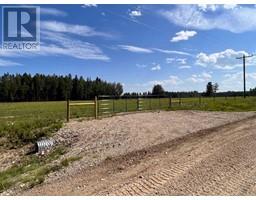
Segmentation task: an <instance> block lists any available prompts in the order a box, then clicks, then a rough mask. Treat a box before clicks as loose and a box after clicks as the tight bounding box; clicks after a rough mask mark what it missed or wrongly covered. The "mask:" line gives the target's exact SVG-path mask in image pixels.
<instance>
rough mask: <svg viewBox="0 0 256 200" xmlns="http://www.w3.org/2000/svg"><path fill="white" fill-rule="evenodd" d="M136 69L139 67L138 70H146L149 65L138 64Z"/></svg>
mask: <svg viewBox="0 0 256 200" xmlns="http://www.w3.org/2000/svg"><path fill="white" fill-rule="evenodd" d="M136 67H138V68H146V67H147V65H144V64H136Z"/></svg>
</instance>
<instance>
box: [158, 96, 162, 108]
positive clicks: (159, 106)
mask: <svg viewBox="0 0 256 200" xmlns="http://www.w3.org/2000/svg"><path fill="white" fill-rule="evenodd" d="M158 109H159V110H161V102H160V96H158Z"/></svg>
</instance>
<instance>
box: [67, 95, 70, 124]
mask: <svg viewBox="0 0 256 200" xmlns="http://www.w3.org/2000/svg"><path fill="white" fill-rule="evenodd" d="M69 118H70V106H69V99H67V122H69Z"/></svg>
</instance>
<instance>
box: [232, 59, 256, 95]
mask: <svg viewBox="0 0 256 200" xmlns="http://www.w3.org/2000/svg"><path fill="white" fill-rule="evenodd" d="M253 56H254V55H248V56H246V55H243V56H242V57H237V58H236V59H243V75H244V98H245V97H246V80H245V78H246V77H245V59H246V58H250V57H253Z"/></svg>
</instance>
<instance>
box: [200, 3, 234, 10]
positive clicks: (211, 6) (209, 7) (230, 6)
mask: <svg viewBox="0 0 256 200" xmlns="http://www.w3.org/2000/svg"><path fill="white" fill-rule="evenodd" d="M237 7H238V6H237V4H222V5H221V4H198V9H199V10H201V11H204V12H207V11H211V12H215V11H216V10H220V9H226V10H230V9H231V10H232V9H234V8H237Z"/></svg>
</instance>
